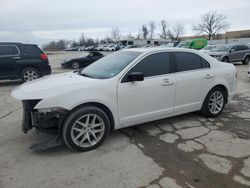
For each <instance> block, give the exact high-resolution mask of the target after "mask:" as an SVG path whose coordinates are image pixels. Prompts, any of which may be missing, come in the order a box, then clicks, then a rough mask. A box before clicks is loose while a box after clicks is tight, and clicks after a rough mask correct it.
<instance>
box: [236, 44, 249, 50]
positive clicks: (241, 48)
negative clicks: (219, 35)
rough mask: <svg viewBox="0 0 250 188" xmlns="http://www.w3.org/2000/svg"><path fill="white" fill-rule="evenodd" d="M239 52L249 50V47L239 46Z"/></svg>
mask: <svg viewBox="0 0 250 188" xmlns="http://www.w3.org/2000/svg"><path fill="white" fill-rule="evenodd" d="M238 50H239V51H240V50H249V48H248V46H245V45H239V46H238Z"/></svg>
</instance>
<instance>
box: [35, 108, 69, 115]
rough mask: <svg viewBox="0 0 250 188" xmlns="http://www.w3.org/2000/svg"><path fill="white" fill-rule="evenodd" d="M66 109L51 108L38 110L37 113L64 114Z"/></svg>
mask: <svg viewBox="0 0 250 188" xmlns="http://www.w3.org/2000/svg"><path fill="white" fill-rule="evenodd" d="M65 111H66V109H64V108H61V107H52V108H41V109H38V112H39V113H44V114H46V113H51V112H59V113H60V112H65Z"/></svg>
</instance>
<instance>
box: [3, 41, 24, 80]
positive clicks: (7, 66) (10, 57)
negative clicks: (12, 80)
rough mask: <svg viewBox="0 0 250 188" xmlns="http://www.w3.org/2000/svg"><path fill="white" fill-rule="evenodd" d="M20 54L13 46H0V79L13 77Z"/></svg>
mask: <svg viewBox="0 0 250 188" xmlns="http://www.w3.org/2000/svg"><path fill="white" fill-rule="evenodd" d="M19 55H20V53H19V50H18V48H17V46H15V45H0V77H6V76H15V75H16V73H17V67H16V60H18V59H19V58H20V57H19Z"/></svg>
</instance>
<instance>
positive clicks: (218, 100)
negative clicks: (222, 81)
mask: <svg viewBox="0 0 250 188" xmlns="http://www.w3.org/2000/svg"><path fill="white" fill-rule="evenodd" d="M223 106H224V96H223V93H222V92H221V91H215V92H214V93H212V95H211V96H210V98H209V102H208V107H209V111H210V112H211V113H212V114H218V113H219V112H220V111H221V110H222V108H223Z"/></svg>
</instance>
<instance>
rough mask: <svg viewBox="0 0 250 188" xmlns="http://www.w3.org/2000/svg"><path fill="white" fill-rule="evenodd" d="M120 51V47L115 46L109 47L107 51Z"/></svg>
mask: <svg viewBox="0 0 250 188" xmlns="http://www.w3.org/2000/svg"><path fill="white" fill-rule="evenodd" d="M119 49H120V47H119V46H118V45H114V46H109V47H108V48H107V50H108V51H110V52H112V51H113V52H114V51H117V50H119Z"/></svg>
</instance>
